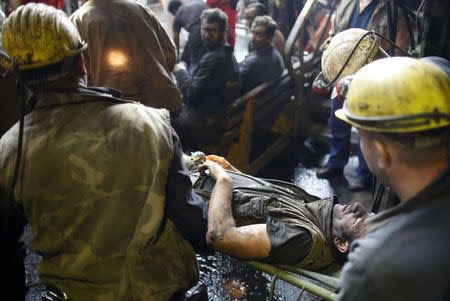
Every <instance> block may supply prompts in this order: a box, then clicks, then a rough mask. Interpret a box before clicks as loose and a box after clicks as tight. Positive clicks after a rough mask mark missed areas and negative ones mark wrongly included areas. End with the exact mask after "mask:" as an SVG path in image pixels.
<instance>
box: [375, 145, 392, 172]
mask: <svg viewBox="0 0 450 301" xmlns="http://www.w3.org/2000/svg"><path fill="white" fill-rule="evenodd" d="M372 147H373V148H372V150H373V151H374V152H375V153H376V162H375V163H376V164H377V169H378V170H385V169H386V168H388V167H390V165H391V162H392V154H391V152H390V149H389V148H388V146H387V145H386V144H385V143H384V141H383V140H378V139H376V140H374V141H372Z"/></svg>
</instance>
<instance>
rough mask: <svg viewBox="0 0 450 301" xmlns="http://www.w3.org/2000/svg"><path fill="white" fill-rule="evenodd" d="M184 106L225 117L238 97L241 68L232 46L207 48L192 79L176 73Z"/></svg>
mask: <svg viewBox="0 0 450 301" xmlns="http://www.w3.org/2000/svg"><path fill="white" fill-rule="evenodd" d="M175 77H176V79H177V85H178V88H179V90H180V92H181V94H182V95H183V103H184V105H185V106H187V107H188V108H194V109H196V110H198V111H200V112H201V113H203V114H205V115H209V116H216V117H218V116H222V115H223V114H224V112H225V111H226V108H227V107H228V105H229V104H230V103H231V102H232V101H233V100H235V99H237V98H238V97H239V94H240V87H239V68H238V64H237V62H236V58H235V56H234V54H233V48H231V47H230V46H228V45H226V46H219V47H215V48H212V49H208V51H207V52H206V54H205V55H203V57H202V58H201V59H200V61H199V63H198V65H197V67H196V68H195V69H194V71H193V74H192V76H191V75H190V74H189V73H188V72H187V71H186V70H179V71H177V72H175Z"/></svg>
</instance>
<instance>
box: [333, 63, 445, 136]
mask: <svg viewBox="0 0 450 301" xmlns="http://www.w3.org/2000/svg"><path fill="white" fill-rule="evenodd" d="M346 96H347V98H346V100H345V102H344V107H343V108H342V109H340V110H338V111H336V113H335V114H336V116H337V117H338V118H339V119H341V120H343V121H346V122H347V123H349V124H351V125H354V126H355V127H357V128H360V129H364V130H367V131H373V132H384V133H414V132H421V131H428V130H433V129H438V128H443V127H447V126H449V125H450V79H449V77H448V76H447V75H446V74H445V72H443V71H442V70H441V69H439V67H437V66H435V65H433V64H432V63H429V62H425V61H423V60H418V59H413V58H408V57H395V58H385V59H380V60H377V61H374V62H373V63H370V64H368V65H366V66H364V67H363V68H361V69H360V70H359V71H358V72H357V73H356V74H355V75H354V77H353V79H352V81H351V83H350V85H349V88H348V93H347V95H346Z"/></svg>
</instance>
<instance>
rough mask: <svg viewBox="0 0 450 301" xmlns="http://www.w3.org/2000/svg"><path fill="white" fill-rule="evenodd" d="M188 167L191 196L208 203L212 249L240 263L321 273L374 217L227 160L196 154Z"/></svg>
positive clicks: (341, 258) (338, 259)
mask: <svg viewBox="0 0 450 301" xmlns="http://www.w3.org/2000/svg"><path fill="white" fill-rule="evenodd" d="M185 161H187V166H188V169H189V172H190V177H191V181H192V183H193V188H194V189H193V190H194V191H195V192H196V193H197V194H198V195H200V196H201V197H202V198H203V199H204V200H205V201H206V202H209V209H208V232H207V241H208V243H209V244H210V245H211V246H212V247H213V249H214V250H216V251H220V252H223V253H226V254H229V255H231V256H234V257H237V258H241V259H246V260H258V261H261V262H266V263H272V264H288V265H293V266H295V267H298V268H304V269H309V270H320V269H322V268H325V267H327V266H330V265H331V264H333V263H335V262H342V261H344V260H345V259H346V255H347V253H348V251H349V246H350V243H351V242H352V241H353V240H354V239H356V238H360V237H362V236H364V235H365V230H366V225H367V222H368V218H369V217H370V216H371V215H373V213H368V212H367V211H366V210H365V209H364V208H363V207H362V206H361V205H359V204H357V203H356V204H354V205H340V204H339V203H338V200H337V198H336V197H329V198H325V199H319V198H318V197H315V196H313V195H310V194H308V193H307V192H305V191H304V190H303V189H301V188H300V187H298V186H296V185H294V184H292V183H288V182H283V181H278V180H265V179H261V178H256V177H252V176H250V175H247V174H244V173H241V172H239V171H238V170H237V169H236V168H234V167H233V166H232V165H231V164H230V163H229V162H228V161H226V160H225V159H224V158H223V157H219V156H214V155H210V156H206V157H205V156H204V155H203V154H202V153H201V152H195V153H193V154H192V155H191V156H190V157H189V156H186V157H185ZM225 169H226V170H225Z"/></svg>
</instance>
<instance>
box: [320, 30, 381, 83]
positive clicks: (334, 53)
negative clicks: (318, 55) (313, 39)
mask: <svg viewBox="0 0 450 301" xmlns="http://www.w3.org/2000/svg"><path fill="white" fill-rule="evenodd" d="M355 47H356V49H355ZM378 49H379V39H378V37H377V36H376V35H375V34H374V33H372V32H369V31H367V30H364V29H360V28H351V29H347V30H344V31H342V32H340V33H338V34H336V35H335V36H333V37H330V38H328V39H327V40H326V41H325V42H324V44H323V45H322V50H323V54H322V61H321V65H322V71H323V75H324V77H325V79H326V80H327V81H328V82H329V83H334V82H339V81H340V80H341V79H342V78H343V77H345V76H348V75H352V74H354V73H355V72H356V71H358V70H359V69H360V68H361V67H362V66H363V65H365V64H367V63H370V62H371V61H373V60H374V59H375V57H376V55H377V54H378ZM352 52H353V53H352ZM347 59H348V62H347V64H345V63H346V61H347ZM344 65H345V66H344ZM339 72H340V74H339Z"/></svg>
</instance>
